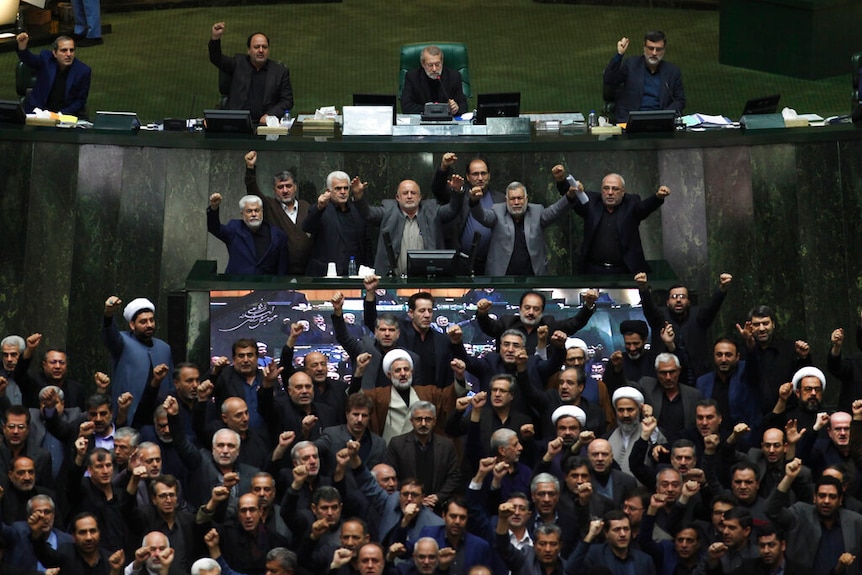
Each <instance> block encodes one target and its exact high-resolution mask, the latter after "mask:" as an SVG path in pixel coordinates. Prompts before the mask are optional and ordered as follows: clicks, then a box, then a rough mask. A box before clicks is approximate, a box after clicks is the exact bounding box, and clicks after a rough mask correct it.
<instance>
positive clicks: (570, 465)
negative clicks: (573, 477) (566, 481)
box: [563, 455, 590, 475]
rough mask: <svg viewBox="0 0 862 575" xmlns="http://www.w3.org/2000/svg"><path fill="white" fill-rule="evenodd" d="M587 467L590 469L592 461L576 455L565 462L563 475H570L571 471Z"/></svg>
mask: <svg viewBox="0 0 862 575" xmlns="http://www.w3.org/2000/svg"><path fill="white" fill-rule="evenodd" d="M585 465H586V467H587V469H590V460H589V459H587V458H586V457H584V456H582V455H575V456H574V457H569V458H567V459H566V460H565V461H564V462H563V473H564V474H565V475H568V474H569V472H570V471H572V470H573V469H577V468H579V467H584V466H585Z"/></svg>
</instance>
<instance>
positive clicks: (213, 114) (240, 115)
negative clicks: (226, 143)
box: [204, 110, 254, 134]
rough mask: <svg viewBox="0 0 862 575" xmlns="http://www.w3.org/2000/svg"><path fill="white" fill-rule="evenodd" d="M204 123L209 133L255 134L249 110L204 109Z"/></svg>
mask: <svg viewBox="0 0 862 575" xmlns="http://www.w3.org/2000/svg"><path fill="white" fill-rule="evenodd" d="M204 125H205V126H206V131H207V133H209V134H253V133H254V126H253V125H252V123H251V112H249V111H248V110H204Z"/></svg>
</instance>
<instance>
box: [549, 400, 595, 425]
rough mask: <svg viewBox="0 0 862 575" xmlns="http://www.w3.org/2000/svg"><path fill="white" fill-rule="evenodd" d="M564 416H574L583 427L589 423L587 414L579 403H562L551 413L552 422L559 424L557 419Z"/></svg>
mask: <svg viewBox="0 0 862 575" xmlns="http://www.w3.org/2000/svg"><path fill="white" fill-rule="evenodd" d="M562 417H574V418H575V419H577V420H578V421H580V422H581V427H583V426H584V425H586V424H587V414H586V413H584V410H583V409H581V408H580V407H578V406H577V405H561V406H560V407H558V408H557V409H555V410H554V413H552V414H551V422H552V423H553V424H554V425H557V420H559V419H560V418H562Z"/></svg>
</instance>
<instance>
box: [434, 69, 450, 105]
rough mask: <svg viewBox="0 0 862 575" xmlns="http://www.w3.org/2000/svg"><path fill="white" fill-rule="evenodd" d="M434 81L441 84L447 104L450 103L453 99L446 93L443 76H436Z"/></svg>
mask: <svg viewBox="0 0 862 575" xmlns="http://www.w3.org/2000/svg"><path fill="white" fill-rule="evenodd" d="M434 79H435V80H437V82H438V83H439V84H440V91H441V92H443V97H444V98H446V103H447V104H448V103H449V100H451V99H452V98H450V97H449V94H448V93H447V92H446V86H444V85H443V80H442V75H441V74H436V75H435V76H434Z"/></svg>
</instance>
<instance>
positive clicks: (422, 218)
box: [355, 194, 464, 275]
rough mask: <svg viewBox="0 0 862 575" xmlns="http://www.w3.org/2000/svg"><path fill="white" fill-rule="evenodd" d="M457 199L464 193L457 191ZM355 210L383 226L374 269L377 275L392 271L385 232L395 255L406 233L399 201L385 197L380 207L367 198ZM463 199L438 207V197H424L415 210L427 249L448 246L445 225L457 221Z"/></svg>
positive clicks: (357, 201)
mask: <svg viewBox="0 0 862 575" xmlns="http://www.w3.org/2000/svg"><path fill="white" fill-rule="evenodd" d="M455 195H456V199H457V198H460V197H461V194H455ZM355 204H356V209H357V210H359V213H360V215H361V216H362V217H363V218H364V219H365V221H366V222H368V223H369V224H373V225H375V226H379V227H380V238H379V239H378V240H377V254H376V255H375V256H374V271H376V272H377V274H378V275H386V274H387V273H389V258H388V257H387V255H386V243H385V242H384V241H383V234H384V233H387V232H388V233H389V236H390V238H392V250H393V251H394V252H395V257H396V258H397V257H398V254H399V253H400V252H401V238H402V236H403V235H404V218H405V215H404V213H403V212H402V211H401V208H399V206H398V202H397V201H396V200H383V202H382V205H380V206H371V205H369V204H368V202H367V201H365V198H363V199H361V200H356V201H355ZM463 205H464V203H463V202H460V201H454V202H449V203H448V204H446V205H445V206H438V205H437V200H422V202H421V203H420V204H419V211H418V212H417V213H416V222H417V223H418V224H419V233H420V234H422V238H423V240H424V241H425V249H426V250H442V249H444V248H445V247H446V245H445V241H444V238H443V224H446V223H449V222H451V221H452V220H454V219H455V218H456V217H457V216H458V214H459V213H460V212H461V207H462V206H463Z"/></svg>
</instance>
